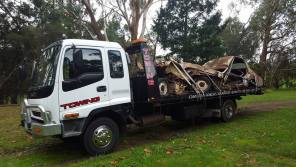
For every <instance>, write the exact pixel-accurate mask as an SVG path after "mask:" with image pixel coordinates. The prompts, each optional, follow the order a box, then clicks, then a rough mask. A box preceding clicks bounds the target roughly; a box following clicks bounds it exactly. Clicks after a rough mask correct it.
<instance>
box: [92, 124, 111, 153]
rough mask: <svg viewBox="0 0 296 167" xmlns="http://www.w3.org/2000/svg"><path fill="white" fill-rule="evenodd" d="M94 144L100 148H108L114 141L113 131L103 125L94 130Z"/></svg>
mask: <svg viewBox="0 0 296 167" xmlns="http://www.w3.org/2000/svg"><path fill="white" fill-rule="evenodd" d="M92 140H93V143H94V145H95V146H96V147H98V148H104V147H107V146H108V145H109V144H110V143H111V141H112V131H111V129H110V128H109V127H107V126H105V125H102V126H99V127H98V128H97V129H95V130H94V133H93V137H92Z"/></svg>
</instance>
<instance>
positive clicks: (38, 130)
mask: <svg viewBox="0 0 296 167" xmlns="http://www.w3.org/2000/svg"><path fill="white" fill-rule="evenodd" d="M33 130H34V132H35V133H36V134H40V133H41V128H34V129H33Z"/></svg>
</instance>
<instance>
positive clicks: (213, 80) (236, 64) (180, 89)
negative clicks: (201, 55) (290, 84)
mask: <svg viewBox="0 0 296 167" xmlns="http://www.w3.org/2000/svg"><path fill="white" fill-rule="evenodd" d="M157 70H158V73H159V74H160V76H159V77H160V80H159V89H160V94H161V95H163V96H165V95H169V94H183V93H184V92H186V91H190V90H191V91H192V89H194V91H196V92H197V93H205V92H211V91H223V90H240V89H244V88H257V87H262V86H263V80H262V78H261V77H260V76H259V75H257V74H256V73H255V72H254V71H253V70H252V69H251V68H250V67H249V65H248V64H247V63H246V62H245V61H244V60H243V59H242V58H240V57H236V56H225V57H221V58H217V59H213V60H210V61H208V62H207V63H205V64H203V65H198V64H193V63H187V62H177V61H175V60H173V59H171V60H170V61H164V62H161V63H157Z"/></svg>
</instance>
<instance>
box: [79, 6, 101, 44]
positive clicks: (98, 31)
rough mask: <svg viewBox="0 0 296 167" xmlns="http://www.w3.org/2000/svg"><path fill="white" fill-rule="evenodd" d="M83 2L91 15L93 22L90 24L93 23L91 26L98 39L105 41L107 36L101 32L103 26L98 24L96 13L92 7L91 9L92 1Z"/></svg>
mask: <svg viewBox="0 0 296 167" xmlns="http://www.w3.org/2000/svg"><path fill="white" fill-rule="evenodd" d="M82 4H83V5H84V6H85V8H86V11H87V13H88V15H89V17H90V20H91V24H90V25H91V27H92V29H93V31H94V33H95V34H96V35H97V39H98V40H102V41H105V40H106V38H105V36H104V35H103V34H102V33H101V30H102V29H103V28H101V27H99V25H98V23H97V20H96V18H95V15H94V13H93V11H92V9H91V6H90V2H89V0H82Z"/></svg>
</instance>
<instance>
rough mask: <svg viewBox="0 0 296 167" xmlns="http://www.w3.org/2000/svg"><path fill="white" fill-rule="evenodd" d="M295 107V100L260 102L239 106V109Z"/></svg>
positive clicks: (256, 110)
mask: <svg viewBox="0 0 296 167" xmlns="http://www.w3.org/2000/svg"><path fill="white" fill-rule="evenodd" d="M287 107H296V100H290V101H273V102H261V103H253V104H247V105H242V106H239V111H243V112H250V111H252V112H263V111H272V110H277V109H279V108H287Z"/></svg>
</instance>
